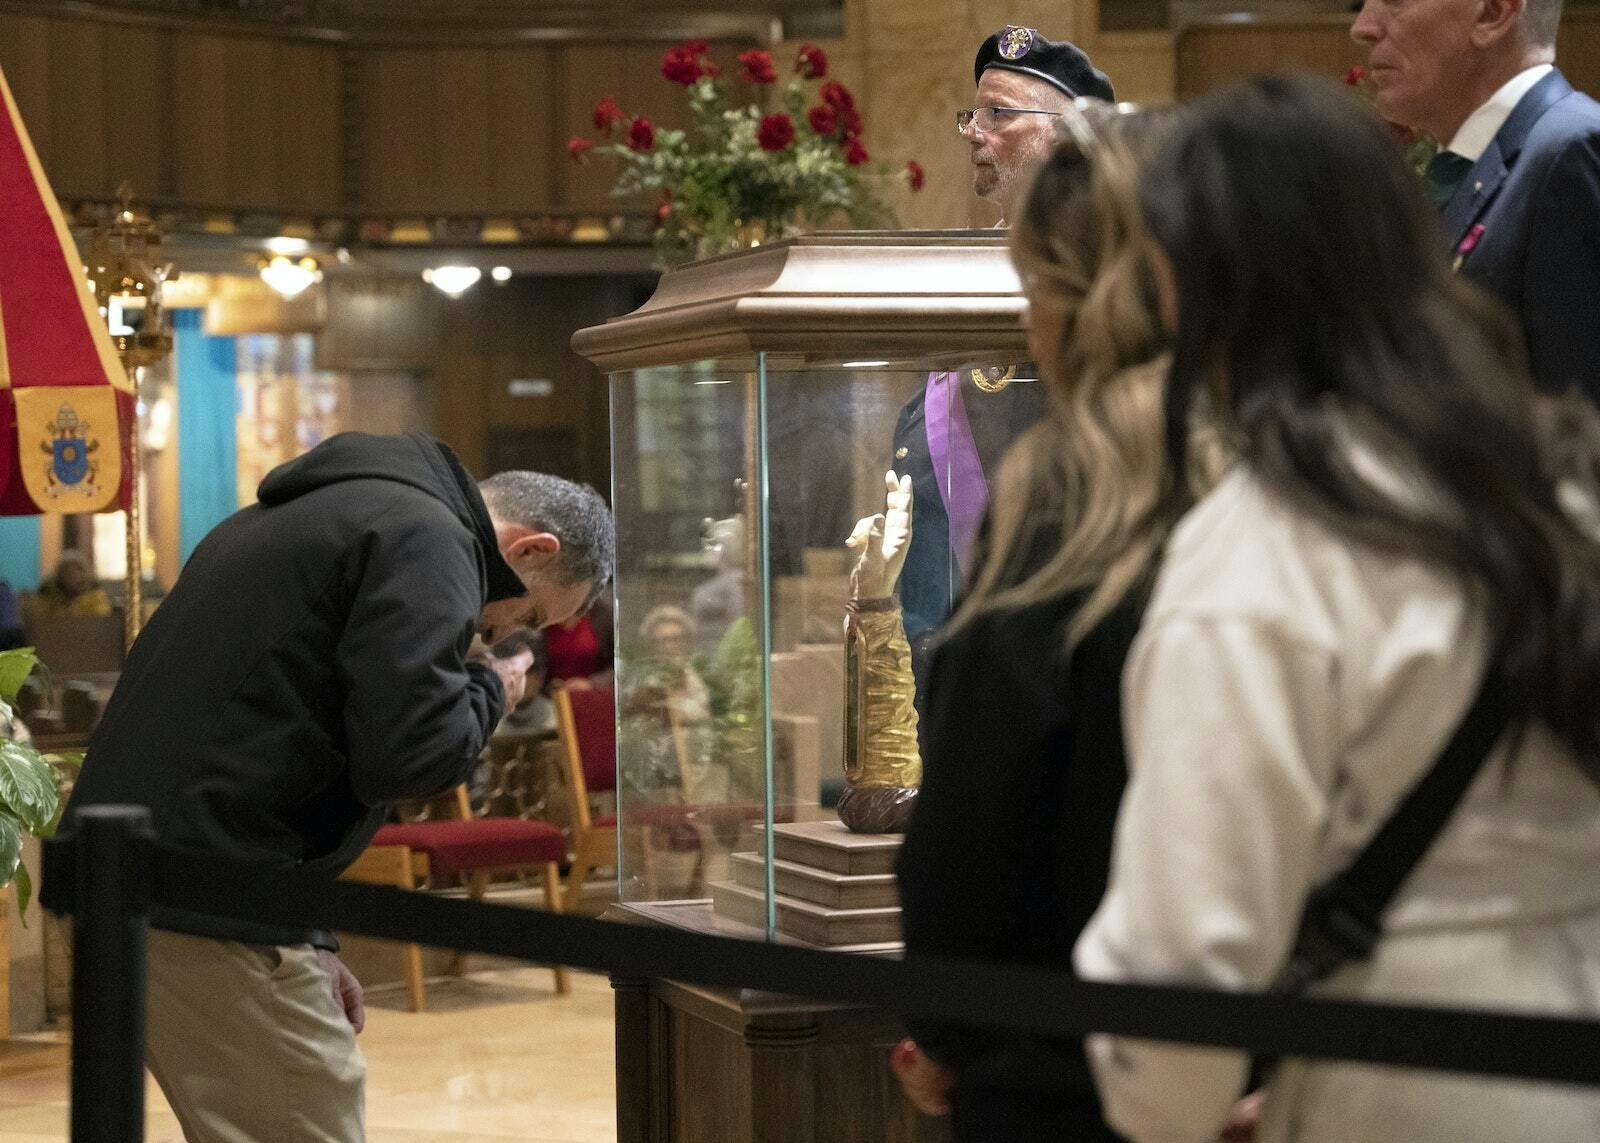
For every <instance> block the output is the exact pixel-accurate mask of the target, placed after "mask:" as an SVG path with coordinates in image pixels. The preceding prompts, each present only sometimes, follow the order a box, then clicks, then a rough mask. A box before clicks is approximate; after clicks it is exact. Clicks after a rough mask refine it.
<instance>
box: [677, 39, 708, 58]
mask: <svg viewBox="0 0 1600 1143" xmlns="http://www.w3.org/2000/svg"><path fill="white" fill-rule="evenodd" d="M683 50H684V51H686V52H688V53H689V54H690V55H691V56H703V55H706V54H707V53H708V52H710V51H711V45H710V44H709V43H707V42H706V41H705V40H689V41H688V42H687V43H685V44H684V45H683Z"/></svg>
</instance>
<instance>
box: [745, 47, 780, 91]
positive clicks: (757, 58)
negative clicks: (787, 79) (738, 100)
mask: <svg viewBox="0 0 1600 1143" xmlns="http://www.w3.org/2000/svg"><path fill="white" fill-rule="evenodd" d="M739 78H740V79H742V80H744V82H746V83H776V82H777V81H778V72H777V69H776V68H774V67H773V66H772V53H771V52H764V51H761V50H759V49H756V48H752V49H751V50H750V51H748V52H740V53H739Z"/></svg>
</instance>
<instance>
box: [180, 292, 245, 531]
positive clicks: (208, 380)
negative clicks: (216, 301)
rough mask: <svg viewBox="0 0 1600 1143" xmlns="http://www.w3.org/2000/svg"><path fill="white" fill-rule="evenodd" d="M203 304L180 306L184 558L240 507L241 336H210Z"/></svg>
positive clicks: (181, 527)
mask: <svg viewBox="0 0 1600 1143" xmlns="http://www.w3.org/2000/svg"><path fill="white" fill-rule="evenodd" d="M201 317H202V313H201V311H200V310H178V311H176V313H175V314H174V322H173V325H174V327H175V330H176V334H177V368H178V506H179V507H178V559H179V560H180V561H187V560H188V558H189V553H190V552H192V551H194V549H195V546H196V545H197V544H199V543H200V541H201V540H202V539H204V538H205V534H206V533H207V532H209V531H211V529H212V528H214V527H216V526H217V525H218V524H219V523H221V522H222V521H223V520H225V519H226V518H227V517H229V516H231V515H233V513H234V511H235V510H236V509H237V508H238V507H239V479H238V456H237V442H236V441H235V440H234V416H235V408H236V405H237V400H238V398H237V396H236V389H235V382H234V373H235V371H236V368H235V367H236V351H235V342H234V339H233V338H231V337H208V336H206V333H205V331H204V330H203V329H202V328H201Z"/></svg>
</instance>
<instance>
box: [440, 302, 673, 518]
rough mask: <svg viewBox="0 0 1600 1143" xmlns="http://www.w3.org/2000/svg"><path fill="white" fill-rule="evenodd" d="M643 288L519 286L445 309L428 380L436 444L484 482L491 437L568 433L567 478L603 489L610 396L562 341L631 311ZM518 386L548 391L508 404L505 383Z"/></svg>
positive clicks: (607, 471)
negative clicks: (524, 382)
mask: <svg viewBox="0 0 1600 1143" xmlns="http://www.w3.org/2000/svg"><path fill="white" fill-rule="evenodd" d="M641 289H643V290H646V291H647V290H648V289H649V282H648V281H643V280H640V281H635V280H633V279H627V278H607V279H604V280H600V279H583V280H581V281H577V280H570V279H556V278H526V279H525V278H517V279H514V280H512V281H511V282H509V283H508V284H507V285H505V286H503V287H499V288H487V289H486V288H484V287H482V286H480V287H478V288H477V289H474V290H472V291H470V292H469V293H468V294H466V295H464V296H463V297H461V298H460V299H458V300H456V301H447V302H446V303H445V304H444V306H443V310H442V313H441V324H440V326H439V331H440V336H439V345H438V352H437V357H436V359H435V364H434V371H433V378H434V393H435V395H436V415H435V427H436V431H437V432H438V435H439V436H440V437H441V438H442V439H443V440H445V441H447V442H449V444H450V446H451V447H452V448H454V449H455V450H456V451H457V452H458V453H459V454H460V456H461V460H462V463H463V464H465V465H466V466H467V468H468V469H469V470H470V471H472V472H473V473H474V475H477V476H480V477H482V476H487V475H488V471H487V464H486V460H487V451H488V442H489V433H490V430H491V429H499V430H506V429H513V430H514V429H545V430H568V431H570V432H571V433H572V434H573V436H574V438H575V445H576V452H577V462H578V466H577V469H576V471H574V472H573V473H572V474H571V475H573V476H574V477H576V478H578V479H582V480H584V481H586V482H587V483H589V484H592V485H593V486H594V487H596V488H599V489H601V490H603V491H604V490H608V489H609V488H610V486H611V439H610V433H609V424H610V399H609V389H608V387H607V385H606V382H605V379H604V378H603V377H602V376H601V375H600V374H599V372H598V371H597V370H596V369H595V368H594V367H593V366H592V365H590V364H589V363H588V362H587V361H585V360H583V359H582V358H581V357H578V356H577V355H576V354H575V353H573V352H572V349H571V346H570V344H569V342H570V341H571V338H572V335H573V333H575V332H577V331H578V330H579V329H582V328H583V327H585V326H589V325H594V324H596V323H598V322H601V321H604V320H605V319H606V318H607V317H610V316H612V315H614V314H619V313H626V312H628V311H629V310H631V309H634V308H635V306H636V305H637V302H638V299H637V298H636V297H635V296H634V295H635V292H636V291H638V290H641ZM520 378H526V379H543V380H548V381H550V382H551V383H552V385H553V387H554V388H553V391H552V392H551V393H550V394H549V395H548V396H529V397H518V396H513V395H512V394H511V392H510V390H509V385H510V382H511V381H512V380H514V379H520ZM530 463H531V462H530Z"/></svg>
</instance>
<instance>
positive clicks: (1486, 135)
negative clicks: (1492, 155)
mask: <svg viewBox="0 0 1600 1143" xmlns="http://www.w3.org/2000/svg"><path fill="white" fill-rule="evenodd" d="M1555 70H1556V69H1555V65H1554V64H1537V65H1535V66H1534V67H1530V68H1528V69H1527V70H1526V71H1521V72H1518V73H1517V74H1516V75H1514V76H1512V77H1511V78H1510V79H1509V80H1507V81H1506V83H1505V85H1504V86H1503V87H1501V88H1500V90H1499V91H1497V92H1495V93H1494V94H1493V95H1491V96H1490V97H1489V102H1488V103H1485V104H1484V105H1483V106H1482V107H1480V108H1478V110H1476V111H1474V112H1473V113H1472V114H1471V115H1469V116H1467V121H1466V122H1465V123H1463V124H1462V125H1461V127H1460V129H1459V130H1457V131H1456V133H1455V137H1454V138H1452V139H1451V140H1450V145H1449V146H1448V147H1446V148H1445V150H1447V151H1451V152H1453V153H1455V154H1457V155H1460V156H1461V157H1462V158H1464V159H1471V160H1472V161H1473V162H1474V163H1476V162H1477V161H1478V160H1479V159H1481V158H1482V157H1483V153H1484V152H1485V151H1487V150H1488V149H1489V144H1490V143H1492V142H1494V137H1495V136H1496V135H1498V134H1500V128H1502V127H1504V126H1505V125H1506V120H1507V119H1509V118H1511V113H1512V112H1513V111H1515V110H1516V109H1517V104H1519V103H1521V102H1522V97H1523V96H1524V95H1527V94H1528V92H1530V91H1532V90H1533V85H1534V84H1536V83H1538V82H1539V81H1540V80H1541V79H1543V78H1544V77H1545V76H1547V75H1549V74H1550V73H1551V72H1553V71H1555Z"/></svg>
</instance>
